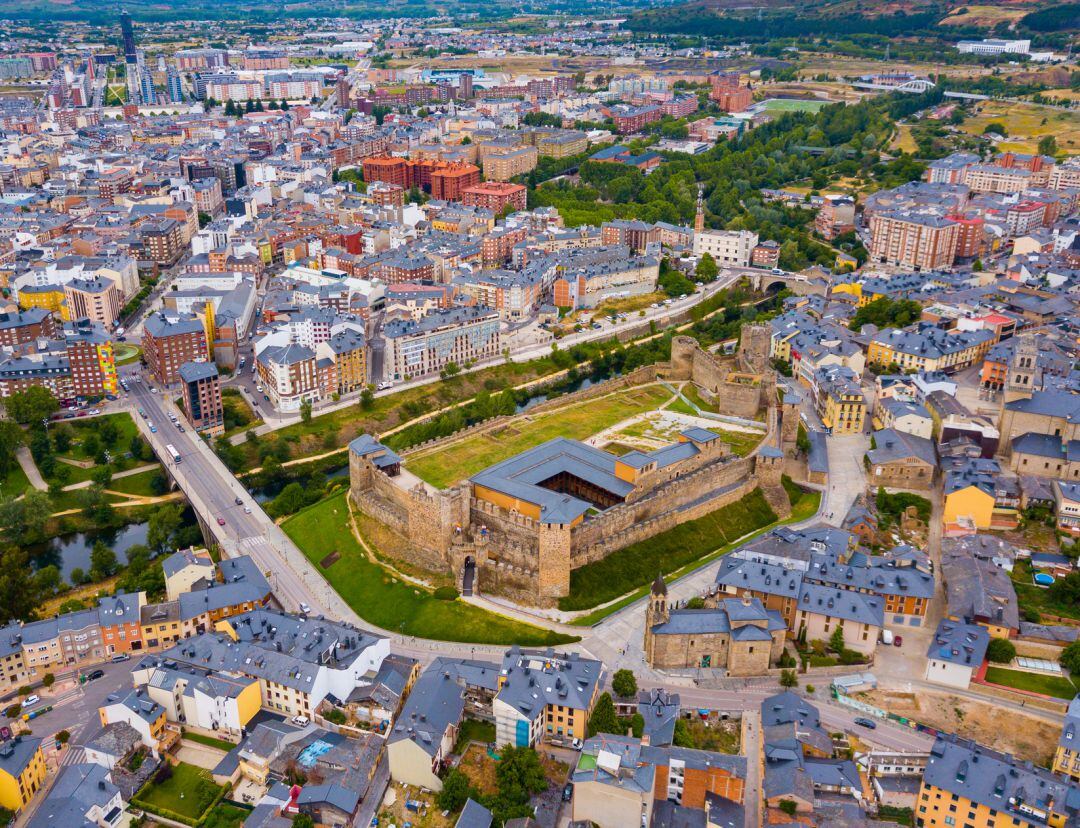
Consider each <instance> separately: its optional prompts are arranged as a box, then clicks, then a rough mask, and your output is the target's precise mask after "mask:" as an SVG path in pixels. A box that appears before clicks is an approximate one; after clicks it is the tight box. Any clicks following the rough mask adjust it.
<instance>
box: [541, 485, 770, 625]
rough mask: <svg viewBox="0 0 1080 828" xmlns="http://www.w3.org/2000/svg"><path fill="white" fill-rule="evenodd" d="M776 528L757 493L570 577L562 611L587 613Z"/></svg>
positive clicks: (607, 558) (600, 561) (635, 544)
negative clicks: (763, 530) (730, 545)
mask: <svg viewBox="0 0 1080 828" xmlns="http://www.w3.org/2000/svg"><path fill="white" fill-rule="evenodd" d="M775 522H776V513H775V512H773V510H772V509H771V508H770V507H769V504H768V503H767V502H766V500H765V497H764V496H763V495H762V494H761V491H760V490H759V489H755V490H754V491H752V492H751V493H750V494H748V495H746V496H745V497H743V498H742V499H741V500H739V501H736V502H735V503H732V504H729V505H728V506H722V507H721V508H719V509H717V510H716V511H714V512H710V513H709V514H707V515H705V516H704V517H700V518H698V519H697V520H691V521H687V522H686V523H682V524H680V525H678V526H676V527H674V528H673V529H669V530H668V531H666V532H662V533H660V534H659V535H656V536H655V537H652V538H649V539H648V540H645V541H640V542H639V543H634V544H631V545H630V546H627V547H625V548H623V549H620V550H618V551H617V552H613V553H612V554H610V555H608V556H607V557H606V558H604V559H603V560H599V561H596V562H594V563H590V564H586V565H585V566H582V567H578V568H577V569H575V570H574V571H573V572H571V573H570V594H569V595H567V596H566V597H565V598H560V599H559V609H562V610H567V611H573V610H583V609H589V608H590V607H595V606H597V605H598V604H603V603H604V602H606V601H610V600H612V599H613V598H618V597H619V596H620V595H623V594H624V593H626V592H630V591H631V590H633V589H636V588H637V587H640V586H642V585H644V584H648V583H650V582H651V581H652V580H653V579H654V578H655V577H656V573H657V572H672V571H673V570H676V569H678V568H679V567H681V566H684V565H686V564H689V563H692V562H694V561H698V560H699V559H701V558H702V557H704V556H705V555H707V554H709V553H710V552H713V551H715V550H716V549H718V548H719V547H722V546H724V545H725V544H728V543H731V542H733V541H735V540H737V539H738V538H740V537H742V536H743V535H746V534H748V533H750V532H753V531H754V530H755V529H760V528H762V527H763V526H768V525H769V524H771V523H775Z"/></svg>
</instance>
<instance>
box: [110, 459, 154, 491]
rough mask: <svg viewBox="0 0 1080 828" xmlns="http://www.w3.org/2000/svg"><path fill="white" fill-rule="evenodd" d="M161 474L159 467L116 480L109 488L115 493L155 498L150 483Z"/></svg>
mask: <svg viewBox="0 0 1080 828" xmlns="http://www.w3.org/2000/svg"><path fill="white" fill-rule="evenodd" d="M160 474H161V466H157V467H155V468H152V469H147V470H146V471H142V472H139V473H138V474H129V475H128V476H127V477H118V478H114V479H113V481H112V482H111V483H109V486H108V488H109V489H111V490H112V491H114V492H123V493H124V494H129V495H135V496H136V497H154V495H155V492H154V490H153V488H151V486H150V483H151V481H153V479H154V478H155V477H157V476H158V475H160Z"/></svg>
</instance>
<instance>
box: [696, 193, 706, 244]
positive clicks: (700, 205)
mask: <svg viewBox="0 0 1080 828" xmlns="http://www.w3.org/2000/svg"><path fill="white" fill-rule="evenodd" d="M704 229H705V185H704V184H698V185H697V213H696V214H695V216H694V232H695V233H700V232H701V231H702V230H704Z"/></svg>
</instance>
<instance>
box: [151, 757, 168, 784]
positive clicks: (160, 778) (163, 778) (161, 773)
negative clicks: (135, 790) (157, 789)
mask: <svg viewBox="0 0 1080 828" xmlns="http://www.w3.org/2000/svg"><path fill="white" fill-rule="evenodd" d="M170 779H172V765H170V764H169V763H168V762H164V763H163V764H162V765H161V767H160V768H158V772H157V773H155V774H154V783H155V784H157V785H160V784H162V783H163V782H168V781H169V780H170Z"/></svg>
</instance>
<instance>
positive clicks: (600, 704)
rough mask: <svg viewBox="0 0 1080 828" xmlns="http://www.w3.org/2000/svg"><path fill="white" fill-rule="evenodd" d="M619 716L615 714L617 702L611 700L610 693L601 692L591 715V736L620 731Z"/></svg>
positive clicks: (589, 730)
mask: <svg viewBox="0 0 1080 828" xmlns="http://www.w3.org/2000/svg"><path fill="white" fill-rule="evenodd" d="M618 732H619V717H618V716H616V715H615V703H614V702H613V701H612V700H611V694H610V693H603V694H601V696H600V698H599V699H597V700H596V706H595V707H593V712H592V715H591V716H590V717H589V726H588V734H589V736H590V737H592V736H595V735H596V734H597V733H618Z"/></svg>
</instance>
